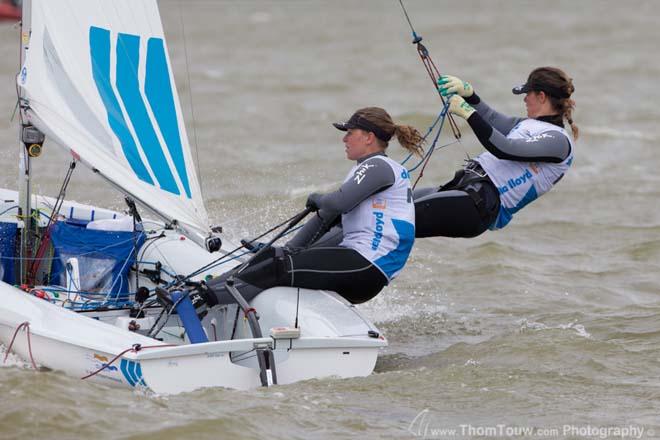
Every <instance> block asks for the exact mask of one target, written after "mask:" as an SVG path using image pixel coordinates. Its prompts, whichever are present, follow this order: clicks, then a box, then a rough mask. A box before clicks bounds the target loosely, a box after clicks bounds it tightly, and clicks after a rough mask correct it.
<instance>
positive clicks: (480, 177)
mask: <svg viewBox="0 0 660 440" xmlns="http://www.w3.org/2000/svg"><path fill="white" fill-rule="evenodd" d="M438 89H439V90H440V92H441V94H442V95H443V96H447V97H449V98H448V99H449V111H450V112H451V113H452V114H454V115H456V116H460V117H461V118H464V119H465V120H467V122H468V124H469V125H470V127H471V128H472V130H473V131H474V133H475V135H476V136H477V138H478V139H479V141H480V142H481V144H482V145H483V146H484V148H485V149H486V150H487V151H486V152H484V153H482V154H480V155H479V156H477V157H475V158H474V159H471V160H469V161H467V163H466V165H465V167H464V169H462V170H459V171H457V172H456V175H455V177H454V178H453V179H452V180H451V181H449V182H447V183H446V184H444V185H442V186H440V187H439V188H438V187H433V188H423V189H418V190H416V191H415V193H414V198H415V215H416V223H415V225H416V232H415V235H416V237H435V236H443V237H475V236H477V235H479V234H481V233H483V232H484V231H485V230H486V229H491V230H495V229H501V228H503V227H505V226H506V225H507V224H508V223H509V222H510V221H511V218H512V217H513V215H514V214H515V213H516V212H518V211H519V210H520V209H522V208H523V207H525V206H526V205H527V204H529V203H530V202H532V201H534V200H536V199H537V198H538V197H540V196H541V195H543V194H545V193H546V192H548V191H549V190H550V189H551V188H552V187H553V186H554V185H555V184H556V183H557V182H558V181H559V180H560V179H561V178H562V177H563V175H564V173H565V172H566V171H567V170H568V168H569V167H570V166H571V164H572V162H573V141H572V140H571V138H570V136H569V134H568V133H567V132H566V130H564V120H565V121H566V122H568V124H569V125H570V127H571V131H572V133H573V137H574V138H575V139H577V137H578V128H577V126H576V125H575V123H574V122H573V115H572V111H573V108H574V107H575V102H574V101H573V100H572V99H571V95H572V94H573V92H574V91H575V88H574V87H573V82H572V80H571V79H570V78H569V77H568V76H567V75H566V73H564V72H563V71H562V70H561V69H558V68H554V67H539V68H537V69H534V70H533V71H532V72H531V73H530V74H529V77H528V78H527V82H526V83H525V84H523V85H521V86H518V87H515V88H514V89H513V93H514V94H516V95H519V94H522V93H525V94H526V95H525V99H524V101H525V105H526V107H527V118H519V117H511V116H506V115H503V114H501V113H498V112H497V111H495V110H493V109H492V108H490V107H489V106H488V105H487V104H486V103H485V102H484V101H483V100H481V98H479V96H477V95H476V93H474V89H473V88H472V86H471V85H470V84H469V83H467V82H465V81H462V80H460V79H459V78H456V77H454V76H449V75H443V76H441V77H440V78H439V79H438Z"/></svg>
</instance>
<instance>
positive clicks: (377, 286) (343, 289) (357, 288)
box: [288, 246, 388, 304]
mask: <svg viewBox="0 0 660 440" xmlns="http://www.w3.org/2000/svg"><path fill="white" fill-rule="evenodd" d="M288 266H289V267H288V272H289V274H290V276H291V284H290V285H292V286H295V287H304V288H307V289H321V290H332V291H334V292H337V293H338V294H340V295H341V296H343V297H344V298H346V299H347V300H348V301H349V302H351V303H353V304H359V303H363V302H365V301H368V300H370V299H371V298H373V297H374V296H376V295H377V294H378V293H379V292H380V291H381V290H382V289H383V287H385V286H386V285H387V283H388V279H387V277H386V276H385V275H384V274H383V272H381V271H380V269H378V267H376V266H375V265H373V264H372V263H371V262H370V261H369V260H367V259H366V258H364V257H363V256H362V255H360V253H359V252H357V251H355V250H353V249H350V248H346V247H340V246H335V247H318V248H309V249H305V250H302V251H300V252H298V253H294V254H292V255H289V264H288Z"/></svg>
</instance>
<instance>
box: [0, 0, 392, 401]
mask: <svg viewBox="0 0 660 440" xmlns="http://www.w3.org/2000/svg"><path fill="white" fill-rule="evenodd" d="M21 42H22V47H23V51H22V60H21V70H20V72H19V74H18V76H17V83H18V91H19V106H20V115H21V140H22V142H21V146H20V163H19V188H18V191H12V190H8V189H6V190H0V197H1V200H2V201H1V202H0V276H1V277H2V282H1V283H0V343H2V344H3V345H4V346H5V348H6V349H7V350H8V351H9V350H11V351H12V352H14V353H16V354H17V355H18V356H20V357H21V358H23V359H25V360H26V361H29V362H31V363H32V364H33V365H35V366H41V367H45V368H48V369H52V370H55V371H57V372H62V373H63V374H67V375H70V376H74V377H80V378H85V379H87V380H91V381H96V382H99V383H105V384H111V385H120V386H125V387H143V388H146V389H150V390H152V391H154V392H156V393H167V394H170V393H179V392H186V391H192V390H195V389H198V388H202V387H218V386H220V387H229V388H236V389H249V388H253V387H258V386H260V385H263V386H269V385H271V384H286V383H292V382H296V381H300V380H305V379H310V378H323V377H329V376H336V377H356V376H366V375H369V374H370V373H371V372H372V371H373V368H374V365H375V362H376V358H377V356H378V352H379V350H380V349H381V348H382V347H384V346H386V345H387V342H386V340H385V339H384V338H383V337H382V336H380V334H379V332H378V329H376V328H375V327H374V325H373V324H372V323H370V322H369V320H367V319H366V318H365V317H364V316H363V315H361V314H360V312H359V311H358V310H357V309H356V308H355V307H354V306H352V305H351V304H349V303H348V302H347V301H345V300H344V299H343V298H341V297H340V296H339V295H337V294H335V293H333V292H326V291H312V290H306V289H296V288H287V287H276V288H273V289H269V290H266V291H264V292H263V293H261V294H260V295H258V296H257V297H256V298H254V300H252V301H251V302H250V303H249V304H240V301H238V300H237V302H238V304H232V305H224V306H216V307H214V308H212V309H211V310H209V312H208V313H207V314H206V316H204V317H203V319H202V320H201V321H200V320H199V319H198V318H197V315H196V314H195V313H194V310H192V309H191V303H190V301H189V298H188V297H187V296H186V291H185V288H184V287H185V285H184V284H182V283H181V282H180V281H181V280H182V279H183V278H185V279H187V280H188V281H189V282H193V283H194V282H198V281H200V280H203V279H205V277H208V276H214V275H218V274H219V273H221V272H222V271H224V270H226V269H220V268H218V267H217V265H214V264H213V263H214V262H215V261H217V259H218V256H222V255H223V252H226V251H224V250H223V249H219V252H211V251H214V250H215V251H218V249H216V248H217V247H218V244H219V240H218V237H217V236H216V235H215V234H214V232H213V231H212V228H211V227H210V226H209V221H208V217H207V212H206V208H205V206H204V202H203V200H202V197H201V191H200V186H199V183H198V179H197V174H196V171H195V166H194V163H193V159H192V156H191V152H190V147H189V144H188V139H187V135H186V131H185V126H184V122H183V117H182V112H181V107H180V104H179V99H178V95H177V90H176V87H175V85H174V77H173V75H172V69H171V64H170V59H169V55H168V52H167V43H166V40H165V36H164V33H163V29H162V24H161V20H160V15H159V11H158V6H157V3H156V0H140V1H138V2H136V1H135V0H113V1H112V2H109V1H107V0H31V1H29V0H28V1H24V2H23V23H22V29H21ZM46 139H48V140H49V141H53V142H54V143H55V144H57V145H58V146H61V147H63V148H65V149H66V150H68V151H70V153H71V155H72V157H73V161H72V165H71V168H70V170H69V171H72V170H73V168H74V167H75V164H77V163H80V164H83V165H84V166H87V167H89V168H90V169H91V170H93V172H94V173H96V174H97V175H98V176H100V177H101V178H102V179H103V180H104V181H105V182H107V183H109V184H110V185H112V186H113V187H115V188H116V189H117V190H118V191H120V192H121V193H123V194H124V195H125V196H126V197H127V199H128V201H129V202H130V203H129V206H132V207H133V208H132V209H131V214H132V215H128V216H127V215H126V214H123V213H121V212H116V211H112V210H107V209H103V208H98V207H94V206H90V205H83V204H79V203H75V202H71V201H65V200H63V198H62V197H58V198H49V197H43V196H36V195H32V194H31V191H30V165H31V163H32V161H33V160H38V159H36V158H37V157H38V156H39V155H40V153H41V148H42V145H43V142H44V141H45V140H46ZM67 176H70V173H69V174H68V175H67ZM63 188H64V187H63ZM63 193H64V191H61V192H60V196H61V195H63ZM132 201H135V202H136V203H137V204H138V205H139V206H140V207H141V209H145V210H146V211H148V212H149V214H150V215H151V216H152V217H153V220H144V221H142V220H141V218H140V217H139V214H138V212H137V209H136V208H135V207H134V205H133V204H132ZM161 288H168V289H169V290H170V291H172V290H176V289H179V290H178V291H176V292H174V293H173V294H172V298H174V299H175V301H176V303H175V307H174V308H173V309H168V308H164V307H163V306H162V305H161V302H162V301H161V302H159V301H157V300H156V299H154V298H157V297H158V294H157V292H162V290H159V289H161ZM182 289H183V290H182ZM191 310H192V312H191ZM257 314H258V320H257V319H256V318H257Z"/></svg>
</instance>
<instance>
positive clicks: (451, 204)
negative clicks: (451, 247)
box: [415, 183, 500, 238]
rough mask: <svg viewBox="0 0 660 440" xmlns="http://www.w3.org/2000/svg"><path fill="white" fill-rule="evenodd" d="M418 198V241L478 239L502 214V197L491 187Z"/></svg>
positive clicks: (477, 186)
mask: <svg viewBox="0 0 660 440" xmlns="http://www.w3.org/2000/svg"><path fill="white" fill-rule="evenodd" d="M468 188H469V189H468ZM422 191H424V190H422ZM467 191H471V194H470V193H468V192H467ZM417 195H418V197H415V236H416V237H418V238H422V237H437V236H442V237H465V238H469V237H476V236H477V235H479V234H481V233H482V232H484V231H485V230H486V229H488V227H489V226H490V225H491V224H493V222H494V221H495V219H496V218H497V215H498V212H499V206H500V205H499V203H500V202H499V195H498V193H497V189H496V188H495V187H494V186H493V185H492V184H490V183H473V184H470V185H469V186H468V187H467V188H465V189H454V190H448V191H437V192H429V191H426V192H424V193H421V192H420V193H417ZM420 196H421V197H420ZM477 204H479V206H477Z"/></svg>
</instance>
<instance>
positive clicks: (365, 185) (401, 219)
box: [207, 153, 415, 306]
mask: <svg viewBox="0 0 660 440" xmlns="http://www.w3.org/2000/svg"><path fill="white" fill-rule="evenodd" d="M318 204H319V208H320V209H319V211H318V212H317V213H316V215H315V216H314V217H313V218H312V219H311V220H309V221H308V222H307V223H306V224H305V225H304V226H303V228H302V229H301V230H300V231H299V232H298V233H297V234H296V236H295V237H294V238H293V239H292V240H290V241H289V242H288V243H287V246H285V247H284V248H272V249H269V250H268V251H266V252H264V254H262V255H260V256H259V257H257V259H256V260H255V261H253V262H252V263H251V264H250V265H249V266H248V267H247V268H246V269H245V270H243V271H242V272H241V273H240V275H238V279H236V284H235V287H236V288H238V290H239V291H240V292H241V294H242V295H243V297H244V298H245V299H246V300H247V301H250V300H251V299H252V298H254V297H255V296H256V295H257V294H259V293H260V292H261V291H263V290H264V289H268V288H270V287H274V286H293V287H303V288H308V289H322V290H331V291H335V292H337V293H338V294H340V295H341V296H343V297H344V298H346V299H347V300H348V301H350V302H351V303H361V302H364V301H367V300H369V299H371V298H373V297H374V296H376V295H377V294H378V292H380V291H381V290H382V288H383V287H385V286H386V285H387V284H388V283H389V282H390V281H391V280H392V279H394V278H395V277H396V276H397V275H398V274H399V272H400V271H401V270H402V269H403V267H404V265H405V263H406V261H407V259H408V255H409V254H410V251H411V249H412V246H413V243H414V240H415V217H414V216H415V211H414V205H413V201H412V191H411V187H410V178H409V176H408V172H407V171H406V169H405V168H404V167H402V166H401V165H400V164H398V163H397V162H395V161H393V160H392V159H390V158H388V157H387V156H385V155H384V154H382V153H377V154H374V155H370V156H367V157H365V158H363V159H361V160H360V161H358V163H357V164H356V165H355V166H354V167H352V169H351V170H350V172H349V173H348V175H347V177H346V179H345V181H344V183H343V184H342V186H341V187H340V189H339V190H337V191H335V192H332V193H329V194H325V195H323V196H322V198H321V199H320V201H319V203H318ZM339 221H341V224H342V226H343V235H342V236H341V238H342V239H341V242H340V243H339V244H338V245H337V244H336V241H335V243H330V241H331V240H324V239H323V237H324V234H325V233H326V232H327V231H328V230H329V229H330V228H331V227H332V226H334V225H336V224H337V223H339ZM320 241H322V242H323V243H328V244H321V245H317V242H320ZM229 275H230V273H227V274H224V275H222V276H220V277H218V278H216V279H213V280H211V281H210V282H209V283H208V287H209V288H210V290H212V291H213V293H214V294H215V295H210V298H207V303H208V304H209V305H210V306H213V305H215V304H218V303H221V304H229V303H232V302H233V301H234V300H233V298H232V296H231V295H230V294H229V293H228V292H227V291H226V289H225V287H224V282H225V280H226V279H227V277H228V276H229Z"/></svg>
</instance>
